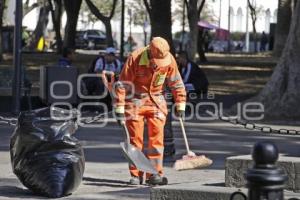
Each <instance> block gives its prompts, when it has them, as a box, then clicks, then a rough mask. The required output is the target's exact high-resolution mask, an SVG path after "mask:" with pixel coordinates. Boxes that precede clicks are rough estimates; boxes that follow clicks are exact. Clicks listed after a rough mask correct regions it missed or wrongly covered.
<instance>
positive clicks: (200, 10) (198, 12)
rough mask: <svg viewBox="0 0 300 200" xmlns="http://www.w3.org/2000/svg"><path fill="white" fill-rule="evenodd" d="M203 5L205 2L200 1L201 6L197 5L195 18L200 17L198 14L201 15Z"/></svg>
mask: <svg viewBox="0 0 300 200" xmlns="http://www.w3.org/2000/svg"><path fill="white" fill-rule="evenodd" d="M204 4H205V0H202V1H201V4H200V5H199V7H198V10H197V16H198V17H200V14H201V12H202V10H203V7H204Z"/></svg>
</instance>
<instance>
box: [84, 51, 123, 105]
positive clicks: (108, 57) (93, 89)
mask: <svg viewBox="0 0 300 200" xmlns="http://www.w3.org/2000/svg"><path fill="white" fill-rule="evenodd" d="M104 70H105V71H107V72H113V73H114V75H115V79H118V76H119V74H120V72H121V70H122V63H121V61H120V60H119V59H118V57H117V56H116V49H115V48H114V47H108V48H106V50H105V54H104V55H99V56H98V57H97V58H96V59H94V60H93V62H92V64H91V66H90V68H89V70H88V73H89V74H101V73H102V72H103V71H104ZM109 81H110V80H109ZM84 82H85V85H86V89H87V93H88V95H101V94H103V93H104V91H105V85H104V83H103V80H102V79H101V78H100V75H99V77H98V76H97V77H95V76H93V77H87V78H84ZM101 101H102V102H104V103H105V104H106V105H107V106H108V108H109V110H110V109H111V101H112V100H111V97H110V95H109V94H107V96H105V97H104V98H103V99H101Z"/></svg>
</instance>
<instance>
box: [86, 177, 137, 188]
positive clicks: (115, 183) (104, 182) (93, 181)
mask: <svg viewBox="0 0 300 200" xmlns="http://www.w3.org/2000/svg"><path fill="white" fill-rule="evenodd" d="M83 181H87V183H84V185H93V186H106V187H116V188H118V187H119V188H135V187H136V186H133V185H129V184H128V182H126V181H120V180H111V179H98V178H90V177H84V178H83Z"/></svg>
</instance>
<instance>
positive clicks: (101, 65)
mask: <svg viewBox="0 0 300 200" xmlns="http://www.w3.org/2000/svg"><path fill="white" fill-rule="evenodd" d="M121 69H122V64H121V61H120V60H119V59H118V58H117V56H116V49H115V48H114V47H108V48H106V50H105V55H104V56H102V55H100V56H98V57H97V58H96V59H95V60H94V61H93V63H92V66H91V69H90V70H89V73H101V72H102V71H103V70H105V71H110V72H114V73H115V74H120V72H121Z"/></svg>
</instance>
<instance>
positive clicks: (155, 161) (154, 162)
mask: <svg viewBox="0 0 300 200" xmlns="http://www.w3.org/2000/svg"><path fill="white" fill-rule="evenodd" d="M149 160H150V162H151V164H152V165H154V166H158V165H159V166H162V165H163V160H162V159H160V158H149Z"/></svg>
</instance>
